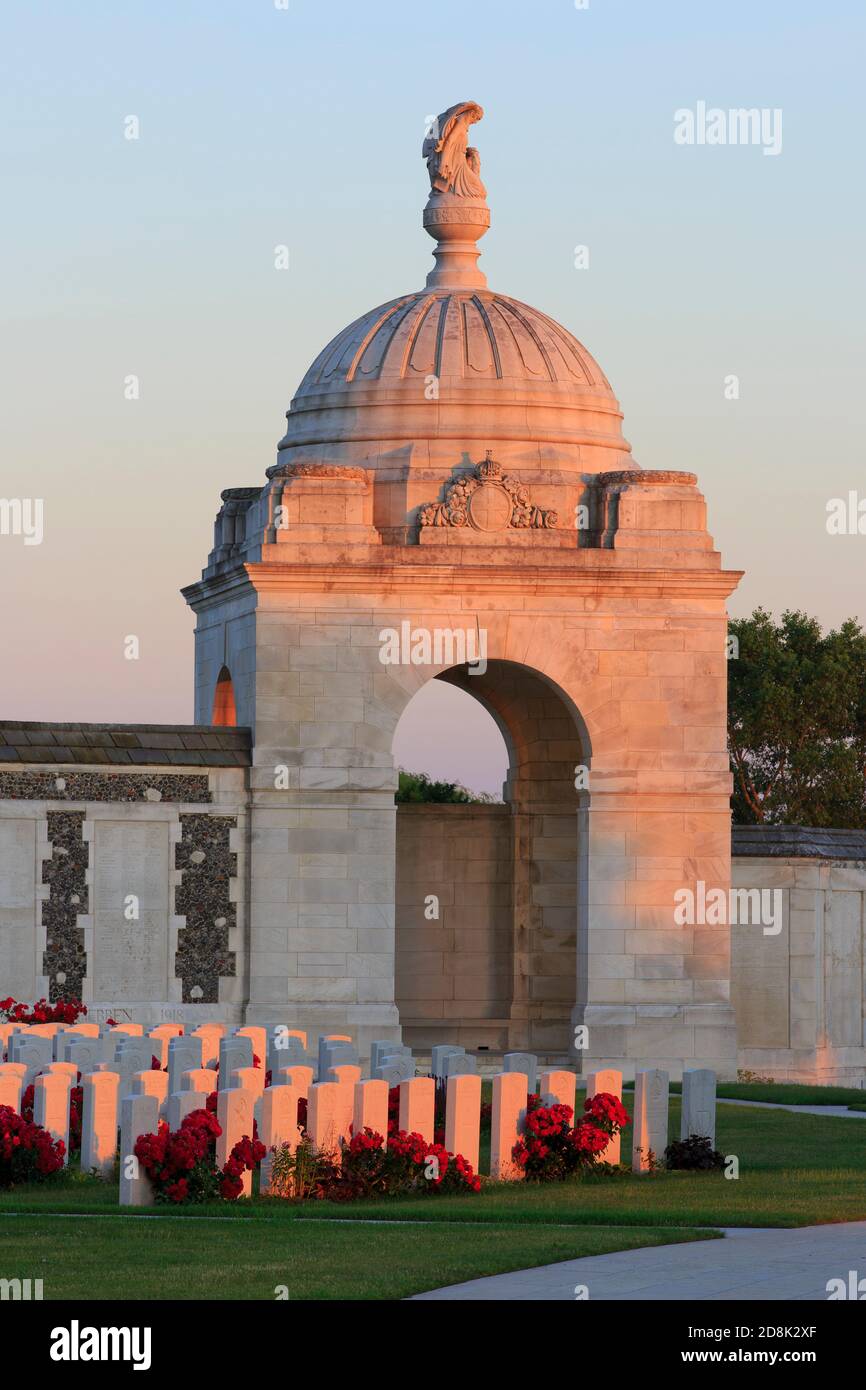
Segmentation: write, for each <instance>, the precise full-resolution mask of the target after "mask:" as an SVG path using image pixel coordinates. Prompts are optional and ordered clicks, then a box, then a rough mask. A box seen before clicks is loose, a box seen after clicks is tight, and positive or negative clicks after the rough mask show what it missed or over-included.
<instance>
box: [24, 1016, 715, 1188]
mask: <svg viewBox="0 0 866 1390" xmlns="http://www.w3.org/2000/svg"><path fill="white" fill-rule="evenodd" d="M133 1029H134V1030H135V1031H133ZM80 1032H81V1030H80V1029H78V1030H75V1031H73V1030H72V1029H69V1030H66V1034H65V1036H64V1034H63V1030H58V1032H57V1033H55V1034H54V1035H53V1037H46V1036H39V1033H38V1030H36V1029H34V1030H29V1029H22V1030H20V1031H18V1032H16V1033H12V1034H11V1035H10V1036H9V1038H8V1045H9V1056H10V1062H9V1063H7V1064H0V1104H11V1105H12V1106H13V1108H14V1109H18V1102H19V1101H20V1095H21V1090H22V1089H23V1087H24V1086H25V1085H27V1084H29V1082H30V1081H31V1080H32V1081H33V1083H34V1091H35V1103H34V1118H35V1119H36V1121H37V1123H40V1124H43V1125H44V1126H45V1128H47V1129H48V1130H49V1132H51V1133H52V1135H53V1136H54V1137H55V1138H63V1139H64V1141H65V1142H66V1144H67V1148H68V1125H69V1092H70V1089H71V1086H72V1085H73V1084H74V1082H75V1077H76V1073H77V1072H79V1071H80V1072H81V1073H82V1078H83V1081H82V1085H83V1097H84V1106H83V1139H82V1155H81V1158H82V1168H83V1169H84V1170H85V1171H87V1170H89V1169H90V1168H96V1169H97V1171H101V1172H107V1171H109V1170H110V1168H111V1166H112V1163H113V1160H114V1155H115V1152H116V1143H117V1125H118V1118H120V1120H121V1153H122V1154H124V1153H131V1146H132V1144H133V1143H134V1141H135V1138H136V1137H137V1134H138V1133H149V1132H152V1131H154V1130H155V1129H156V1127H157V1122H158V1120H159V1119H160V1118H165V1119H166V1120H167V1121H168V1123H169V1126H170V1128H171V1129H172V1130H174V1129H177V1128H178V1127H179V1125H180V1123H181V1121H182V1119H183V1118H184V1116H185V1115H186V1114H188V1113H189V1112H190V1111H191V1110H194V1109H198V1108H200V1107H201V1106H202V1105H203V1103H204V1102H203V1099H202V1093H206V1094H209V1093H210V1092H211V1091H212V1090H213V1089H214V1083H215V1079H216V1078H215V1076H214V1071H213V1067H214V1066H215V1065H216V1063H217V1061H218V1063H219V1067H220V1081H221V1082H222V1083H225V1082H226V1079H227V1084H224V1085H222V1087H221V1090H220V1092H219V1097H220V1099H219V1105H220V1106H221V1107H222V1108H224V1109H225V1110H226V1115H227V1117H228V1116H229V1115H231V1116H235V1117H236V1118H237V1123H232V1124H227V1125H223V1126H222V1127H223V1130H224V1134H226V1133H228V1132H229V1131H230V1132H232V1133H236V1138H235V1139H233V1140H232V1144H233V1143H234V1142H236V1140H237V1138H241V1137H242V1136H243V1134H244V1133H251V1132H252V1129H251V1123H252V1119H251V1117H252V1116H253V1114H255V1117H256V1118H258V1113H259V1111H260V1110H261V1112H262V1116H263V1122H262V1123H260V1130H263V1132H264V1133H265V1134H267V1133H268V1124H267V1123H265V1121H266V1120H267V1117H268V1116H271V1117H273V1116H274V1115H281V1114H282V1109H281V1108H280V1107H284V1108H285V1113H286V1114H287V1115H288V1114H290V1113H292V1114H294V1115H295V1116H296V1114H297V1100H298V1099H300V1098H302V1097H303V1098H304V1099H306V1100H307V1101H308V1106H309V1111H308V1130H309V1132H310V1135H311V1138H312V1142H313V1143H314V1144H315V1145H316V1147H325V1148H338V1147H339V1145H340V1144H341V1143H342V1142H343V1141H344V1140H345V1139H346V1138H347V1137H348V1133H349V1129H348V1126H349V1124H353V1125H354V1126H355V1130H356V1131H357V1128H358V1126H359V1124H361V1125H368V1126H369V1127H370V1128H373V1129H376V1130H377V1131H378V1132H381V1133H383V1134H385V1133H387V1095H388V1089H389V1088H390V1087H392V1086H399V1087H400V1127H401V1128H403V1129H406V1128H409V1129H414V1130H416V1131H417V1132H418V1133H421V1134H422V1135H424V1136H425V1137H428V1130H429V1138H430V1139H431V1140H432V1104H433V1102H430V1103H429V1105H428V1097H429V1096H430V1095H435V1087H436V1085H437V1084H438V1085H440V1086H443V1087H444V1088H445V1089H446V1148H448V1149H449V1150H450V1151H451V1152H461V1153H463V1154H464V1156H465V1157H466V1158H467V1159H469V1161H470V1162H473V1167H475V1168H476V1170H477V1150H478V1139H477V1135H476V1137H475V1138H473V1134H474V1133H475V1131H476V1130H478V1129H479V1128H480V1094H481V1090H480V1088H481V1080H480V1077H479V1076H478V1075H477V1065H476V1060H475V1058H474V1057H467V1056H466V1054H465V1051H464V1049H462V1048H460V1047H455V1046H451V1045H443V1046H441V1047H436V1048H434V1049H433V1058H432V1067H431V1070H432V1072H433V1076H432V1077H430V1078H425V1077H416V1076H415V1070H416V1068H415V1062H414V1060H413V1059H412V1054H411V1051H410V1049H409V1048H407V1047H405V1046H402V1045H399V1044H394V1043H392V1042H390V1041H383V1042H376V1043H374V1044H373V1045H372V1055H371V1080H370V1081H369V1082H363V1081H362V1080H361V1071H360V1066H359V1065H358V1061H357V1053H356V1052H355V1050H354V1048H353V1047H352V1043H351V1039H349V1038H348V1037H346V1036H344V1035H343V1036H335V1035H330V1036H323V1037H320V1038H319V1040H318V1054H317V1058H316V1062H317V1065H315V1066H314V1065H312V1059H308V1058H307V1056H306V1053H305V1045H306V1035H305V1034H304V1033H302V1032H301V1031H300V1030H287V1029H286V1028H285V1027H283V1026H282V1025H280V1026H277V1027H276V1028H273V1029H271V1030H269V1031H268V1030H265V1029H264V1028H256V1027H249V1028H243V1029H236V1030H234V1032H233V1033H232V1034H231V1035H229V1036H227V1037H226V1036H222V1034H223V1032H224V1029H223V1027H222V1025H203V1026H202V1027H201V1028H200V1029H196V1030H195V1032H194V1033H192V1034H188V1035H184V1034H182V1032H181V1031H180V1030H179V1027H178V1026H177V1025H163V1026H161V1027H160V1028H159V1029H154V1030H152V1032H151V1033H150V1034H149V1035H147V1037H144V1036H142V1032H140V1031H139V1029H137V1028H135V1026H134V1025H129V1026H127V1027H124V1028H123V1029H112V1030H110V1031H107V1032H106V1031H103V1032H102V1033H98V1032H97V1031H96V1030H94V1033H93V1034H90V1035H88V1036H84V1037H82V1036H81V1035H80ZM34 1034H36V1036H34ZM33 1044H36V1051H35V1053H34V1050H33ZM49 1044H50V1047H51V1052H50V1054H49V1052H48V1050H47V1045H49ZM256 1047H257V1048H258V1049H259V1051H258V1053H257V1055H258V1056H259V1058H261V1054H262V1053H266V1054H267V1060H268V1068H269V1070H270V1071H271V1074H272V1078H273V1080H274V1081H275V1082H276V1085H275V1086H272V1087H270V1088H268V1091H266V1090H265V1084H264V1083H265V1072H264V1069H263V1068H262V1067H261V1066H260V1067H254V1065H253V1052H254V1048H256ZM155 1053H156V1055H158V1056H159V1057H160V1059H161V1060H162V1062H163V1064H165V1062H166V1061H167V1063H168V1071H167V1073H166V1072H160V1071H153V1070H151V1069H150V1066H151V1057H152V1056H153V1055H154V1054H155ZM49 1055H51V1056H53V1057H56V1058H58V1060H56V1061H48V1060H47V1058H48V1056H49ZM111 1056H113V1058H114V1060H113V1062H112V1061H111V1060H108V1059H109V1058H110V1057H111ZM21 1058H24V1059H26V1060H24V1061H22V1060H19V1059H21ZM40 1064H41V1066H42V1071H41V1072H39V1071H37V1070H36V1068H37V1067H38V1066H39V1065H40ZM91 1069H92V1070H91ZM537 1070H538V1061H537V1058H535V1057H534V1056H532V1055H531V1054H528V1053H509V1054H506V1056H505V1058H504V1059H503V1072H502V1073H501V1074H500V1076H499V1077H496V1078H494V1118H495V1120H496V1125H495V1126H494V1134H493V1137H492V1161H491V1174H492V1175H493V1176H498V1177H516V1176H519V1174H518V1173H516V1172H514V1171H510V1170H513V1164H512V1163H511V1157H510V1156H511V1148H512V1147H513V1144H514V1142H516V1137H517V1135H518V1134H519V1132H520V1128H521V1122H522V1116H523V1112H525V1108H526V1096H527V1094H528V1093H530V1092H534V1091H535V1090H536V1089H537V1082H536V1078H537ZM31 1072H32V1073H33V1075H31ZM512 1075H513V1076H515V1077H516V1078H517V1080H516V1081H514V1082H508V1081H506V1079H505V1078H507V1077H509V1076H512ZM314 1078H317V1079H315V1080H314ZM464 1079H465V1083H466V1084H457V1083H458V1082H463V1080H464ZM452 1080H453V1081H454V1083H455V1084H454V1085H452V1084H451V1082H452ZM374 1083H378V1084H376V1085H375V1087H374ZM410 1083H411V1084H410ZM416 1083H422V1084H421V1085H417V1084H416ZM587 1083H588V1084H587V1095H588V1096H592V1095H594V1094H595V1093H596V1092H597V1091H607V1092H608V1093H611V1094H614V1095H617V1096H619V1097H621V1094H622V1076H621V1073H619V1072H615V1071H603V1072H596V1073H592V1074H591V1075H590V1076H589V1077H588V1078H587ZM431 1088H434V1089H432V1090H431ZM509 1088H510V1089H509ZM575 1088H576V1078H575V1077H574V1075H573V1074H572V1073H569V1072H546V1073H543V1074H542V1077H541V1094H542V1095H543V1096H546V1097H547V1098H548V1099H550V1100H551V1101H553V1100H558V1101H561V1102H563V1103H565V1104H568V1105H570V1106H571V1107H572V1108H574V1099H575ZM271 1090H273V1091H276V1092H280V1093H283V1094H275V1095H273V1096H269V1092H270V1091H271ZM289 1090H292V1091H294V1092H295V1096H294V1099H295V1110H294V1112H292V1111H291V1097H290V1096H289V1095H288V1094H287V1092H288V1091H289ZM231 1092H243V1093H245V1095H244V1096H240V1095H235V1096H233V1097H232V1099H231V1100H229V1099H224V1094H225V1096H226V1097H227V1096H228V1095H229V1093H231ZM476 1092H477V1104H476ZM521 1094H522V1100H520V1096H521ZM266 1097H267V1104H266V1105H263V1102H264V1101H265V1098H266ZM383 1097H384V1101H383ZM497 1097H498V1101H497ZM509 1097H511V1098H512V1101H514V1098H516V1099H517V1100H520V1104H519V1105H518V1106H517V1111H516V1112H515V1110H514V1104H513V1103H511V1104H509V1100H508V1098H509ZM127 1101H129V1102H130V1105H129V1106H126V1102H127ZM247 1101H248V1102H249V1104H247ZM404 1101H405V1103H404ZM124 1107H126V1111H128V1125H127V1129H128V1130H129V1135H130V1136H131V1139H130V1142H129V1144H128V1147H127V1148H124V1145H123V1129H124V1124H123V1113H126V1112H125V1111H124ZM428 1109H429V1110H430V1113H429V1115H428V1113H427V1111H428ZM152 1110H153V1111H154V1117H153V1123H150V1117H151V1111H152ZM404 1110H405V1114H404ZM119 1111H120V1112H121V1113H120V1115H119ZM247 1112H248V1118H247V1120H246V1123H247V1128H246V1129H244V1128H243V1123H244V1116H245V1114H247ZM356 1112H357V1113H356ZM365 1115H367V1116H368V1118H367V1119H364V1118H363V1117H364V1116H365ZM449 1115H451V1116H452V1122H451V1125H450V1128H449V1122H448V1117H449ZM136 1116H137V1117H139V1118H136ZM458 1117H462V1118H461V1119H460V1123H458ZM146 1121H147V1123H146V1127H145V1128H140V1129H138V1130H137V1133H136V1134H133V1133H132V1130H133V1129H134V1128H135V1126H136V1125H138V1124H139V1123H143V1124H145V1122H146ZM221 1123H222V1122H221ZM268 1123H269V1124H270V1129H271V1130H272V1131H273V1132H276V1131H275V1130H274V1124H275V1123H277V1121H276V1120H274V1119H273V1118H272V1119H271V1120H270V1121H268ZM239 1126H240V1127H239ZM667 1127H668V1077H667V1073H665V1072H662V1071H643V1072H638V1073H637V1077H636V1082H635V1114H634V1124H633V1133H632V1167H633V1169H634V1170H635V1171H636V1172H642V1171H646V1170H647V1168H648V1167H649V1166H650V1162H651V1160H650V1153H651V1152H652V1153H654V1154H656V1155H660V1154H661V1153H663V1152H664V1149H665V1147H666V1145H667ZM278 1128H279V1129H280V1132H282V1129H283V1128H285V1126H284V1125H283V1123H282V1121H279V1124H278ZM681 1132H682V1137H683V1138H686V1137H687V1136H688V1135H689V1134H701V1135H707V1136H708V1137H710V1138H711V1140H712V1141H713V1142H714V1140H715V1075H714V1073H712V1072H711V1071H706V1070H692V1071H686V1072H685V1073H684V1077H683V1107H682V1129H681ZM449 1134H450V1139H451V1142H450V1143H449ZM296 1136H297V1123H296V1120H294V1121H292V1122H291V1123H290V1124H289V1134H288V1137H287V1138H281V1139H280V1140H279V1142H289V1143H291V1142H296ZM270 1142H271V1143H273V1142H276V1141H274V1140H273V1139H271V1141H270ZM225 1143H226V1144H228V1141H227V1139H226V1140H225ZM266 1146H267V1147H269V1144H266ZM230 1150H231V1145H228V1147H227V1148H226V1153H225V1157H226V1158H227V1157H228V1153H229V1152H230ZM473 1154H474V1155H475V1159H474V1161H473V1158H472V1155H473ZM604 1158H605V1159H606V1160H607V1161H609V1162H611V1163H618V1162H619V1161H620V1142H619V1138H618V1137H617V1138H616V1139H614V1140H612V1141H611V1144H610V1145H609V1146H608V1148H607V1150H605V1153H604ZM123 1186H124V1179H123V1176H122V1179H121V1187H122V1189H123ZM145 1200H146V1199H145Z"/></svg>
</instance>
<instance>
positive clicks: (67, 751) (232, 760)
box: [0, 719, 252, 767]
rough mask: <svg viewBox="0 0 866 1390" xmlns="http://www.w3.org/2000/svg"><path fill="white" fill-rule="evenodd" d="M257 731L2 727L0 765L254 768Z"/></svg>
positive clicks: (10, 723) (29, 723)
mask: <svg viewBox="0 0 866 1390" xmlns="http://www.w3.org/2000/svg"><path fill="white" fill-rule="evenodd" d="M251 746H252V735H251V731H250V730H249V729H246V728H224V727H220V726H217V725H211V724H81V723H73V724H54V723H43V722H40V721H37V720H11V719H10V720H6V721H5V722H3V723H2V724H0V763H5V764H7V765H8V764H10V763H85V764H86V763H101V764H105V763H127V764H128V763H138V764H147V763H162V764H173V765H174V766H176V767H189V766H191V765H194V766H214V767H249V766H250V762H251V753H250V750H251Z"/></svg>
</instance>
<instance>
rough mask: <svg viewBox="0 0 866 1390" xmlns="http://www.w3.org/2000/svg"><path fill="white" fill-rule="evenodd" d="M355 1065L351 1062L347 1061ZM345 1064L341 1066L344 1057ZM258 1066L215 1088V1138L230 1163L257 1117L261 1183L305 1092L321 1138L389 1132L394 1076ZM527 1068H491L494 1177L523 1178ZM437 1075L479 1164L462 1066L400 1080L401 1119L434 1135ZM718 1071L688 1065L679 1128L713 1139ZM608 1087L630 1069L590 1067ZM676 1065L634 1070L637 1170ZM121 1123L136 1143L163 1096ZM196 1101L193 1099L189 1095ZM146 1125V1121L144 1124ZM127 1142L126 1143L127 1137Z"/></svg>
mask: <svg viewBox="0 0 866 1390" xmlns="http://www.w3.org/2000/svg"><path fill="white" fill-rule="evenodd" d="M347 1067H348V1064H347ZM337 1070H338V1071H339V1070H341V1068H340V1067H338V1068H337ZM258 1082H259V1078H258V1077H257V1076H256V1073H255V1071H252V1072H251V1070H250V1069H249V1068H244V1069H240V1070H239V1071H236V1072H235V1073H233V1075H232V1080H231V1084H230V1086H229V1088H227V1089H225V1090H222V1089H221V1090H220V1091H219V1092H218V1096H217V1120H218V1122H219V1125H220V1127H221V1130H222V1134H221V1136H220V1138H219V1140H218V1141H217V1161H218V1163H219V1164H220V1166H222V1165H223V1164H224V1163H225V1162H226V1160H227V1159H228V1156H229V1154H230V1153H231V1150H232V1148H233V1146H234V1145H235V1144H236V1143H237V1142H238V1140H239V1139H241V1138H243V1136H244V1135H249V1134H252V1125H253V1120H254V1119H255V1120H256V1121H257V1123H258V1128H259V1137H260V1139H261V1141H262V1143H263V1144H264V1146H265V1148H266V1149H267V1150H268V1154H267V1156H266V1158H265V1159H264V1161H263V1163H262V1172H261V1179H260V1188H259V1190H260V1192H262V1193H267V1192H268V1191H270V1190H271V1163H272V1159H271V1153H270V1151H271V1150H272V1149H273V1148H279V1147H280V1146H282V1145H286V1146H287V1147H288V1148H289V1149H290V1150H291V1151H294V1149H295V1148H296V1147H297V1144H298V1141H299V1137H300V1136H299V1130H298V1123H297V1114H298V1102H299V1101H300V1100H302V1099H303V1100H305V1101H306V1102H307V1125H306V1129H307V1134H308V1136H309V1139H310V1141H311V1143H312V1145H313V1146H314V1148H316V1149H318V1150H320V1151H322V1152H326V1153H334V1154H337V1155H339V1153H340V1151H341V1149H342V1147H343V1146H344V1145H345V1144H346V1143H348V1141H349V1138H350V1135H351V1134H352V1133H355V1134H357V1133H359V1132H360V1131H361V1130H363V1129H371V1130H373V1131H374V1132H375V1133H378V1134H380V1135H382V1136H383V1140H384V1142H387V1140H386V1139H385V1138H384V1137H385V1136H387V1133H388V1100H389V1091H390V1089H391V1085H392V1083H391V1082H390V1081H389V1080H388V1078H386V1077H374V1078H371V1079H370V1080H368V1081H362V1080H360V1079H359V1078H357V1077H354V1076H341V1077H338V1078H337V1079H335V1080H329V1081H318V1082H316V1081H313V1075H312V1068H311V1067H309V1066H304V1065H298V1066H293V1067H292V1066H290V1067H287V1068H285V1069H283V1070H281V1071H280V1072H279V1073H278V1074H277V1077H276V1078H275V1079H274V1080H273V1081H272V1084H271V1085H270V1086H269V1087H267V1088H266V1089H265V1088H263V1087H260V1086H259V1084H258ZM529 1083H530V1079H529V1076H528V1075H527V1073H526V1071H523V1070H521V1069H520V1068H519V1067H516V1066H515V1067H513V1068H512V1069H511V1070H510V1071H503V1072H499V1073H498V1074H497V1075H495V1076H494V1077H493V1082H492V1085H493V1104H492V1107H491V1109H492V1114H491V1135H490V1177H491V1178H494V1179H498V1180H500V1181H515V1180H518V1179H519V1178H521V1177H522V1171H521V1169H520V1168H519V1167H518V1166H517V1165H516V1164H515V1162H514V1159H513V1156H512V1151H513V1148H514V1146H515V1144H516V1143H517V1140H518V1139H519V1137H520V1135H521V1133H522V1131H523V1121H524V1117H525V1114H526V1106H527V1099H528V1095H529V1094H530V1092H531V1090H532V1089H534V1088H533V1087H530V1084H529ZM437 1084H443V1085H444V1091H445V1148H446V1149H447V1150H448V1152H449V1153H460V1154H462V1155H463V1157H464V1158H465V1159H466V1160H467V1161H468V1162H469V1163H471V1164H472V1167H473V1169H474V1171H475V1172H478V1160H479V1150H480V1137H481V1077H480V1076H479V1075H477V1074H472V1073H463V1074H456V1075H451V1076H446V1077H445V1078H444V1079H443V1082H442V1083H439V1082H437V1078H436V1077H433V1076H429V1077H427V1076H417V1077H407V1078H405V1079H403V1080H401V1081H399V1082H397V1086H398V1089H399V1115H398V1125H399V1128H400V1129H402V1130H407V1131H409V1132H414V1133H417V1134H420V1135H421V1136H422V1138H423V1139H425V1140H427V1141H428V1142H430V1143H432V1141H433V1130H434V1114H435V1104H436V1088H437ZM576 1085H577V1078H576V1076H575V1075H574V1073H573V1072H565V1071H545V1072H542V1073H541V1075H540V1077H539V1087H538V1089H539V1093H540V1095H541V1097H542V1099H543V1100H544V1101H545V1102H546V1103H547V1104H563V1105H568V1106H570V1107H571V1109H572V1110H574V1108H575V1100H576ZM715 1091H716V1077H715V1073H714V1072H712V1071H708V1070H704V1069H696V1070H690V1071H685V1072H684V1073H683V1087H682V1119H681V1130H680V1133H681V1137H682V1138H683V1139H686V1138H688V1136H689V1135H691V1134H699V1135H702V1136H706V1137H708V1138H709V1139H710V1141H711V1143H712V1144H715V1099H716V1098H715ZM599 1092H606V1093H607V1094H609V1095H615V1096H617V1098H618V1099H621V1098H622V1073H621V1072H618V1071H613V1070H600V1071H596V1072H591V1073H589V1075H588V1076H587V1088H586V1094H587V1098H591V1097H592V1096H594V1095H596V1094H598V1093H599ZM668 1094H669V1085H668V1074H667V1072H663V1071H658V1070H647V1071H639V1072H638V1073H637V1075H636V1078H635V1101H634V1116H633V1132H632V1170H633V1171H634V1172H635V1173H644V1172H647V1171H648V1170H649V1169H650V1167H651V1166H652V1155H655V1156H656V1157H657V1158H658V1157H661V1155H663V1153H664V1150H665V1148H666V1147H667V1142H668V1137H667V1136H668ZM125 1106H126V1109H125V1110H124V1112H123V1116H122V1125H121V1155H124V1154H129V1153H131V1152H132V1145H133V1144H134V1142H135V1137H136V1134H137V1133H149V1132H151V1130H152V1129H154V1128H155V1125H156V1120H157V1108H156V1100H155V1098H154V1097H151V1096H134V1097H130V1098H128V1100H127V1101H126V1102H125ZM190 1108H195V1106H194V1104H191V1107H190ZM139 1126H141V1128H138V1127H139ZM620 1142H621V1141H620V1136H619V1135H616V1136H614V1137H612V1138H611V1140H610V1142H609V1144H608V1146H607V1148H606V1149H605V1150H604V1151H603V1153H602V1154H600V1155H599V1157H600V1158H601V1159H603V1160H604V1161H605V1162H607V1163H611V1164H614V1165H617V1164H619V1162H620V1152H621V1150H620ZM124 1145H126V1147H124ZM121 1168H122V1176H121V1197H120V1200H121V1203H123V1204H137V1203H147V1202H149V1201H150V1200H151V1195H152V1194H151V1192H150V1187H149V1184H148V1182H147V1179H146V1178H145V1177H143V1176H141V1175H136V1177H135V1179H134V1181H133V1182H129V1181H127V1180H125V1179H124V1176H123V1165H121ZM251 1189H252V1174H251V1173H246V1174H245V1175H244V1194H245V1195H247V1196H249V1194H250V1192H251Z"/></svg>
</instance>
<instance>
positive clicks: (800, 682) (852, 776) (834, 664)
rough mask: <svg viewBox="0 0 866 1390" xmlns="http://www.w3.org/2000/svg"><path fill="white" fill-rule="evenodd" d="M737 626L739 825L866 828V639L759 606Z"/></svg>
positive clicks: (734, 710)
mask: <svg viewBox="0 0 866 1390" xmlns="http://www.w3.org/2000/svg"><path fill="white" fill-rule="evenodd" d="M729 630H730V633H731V635H733V636H734V637H736V639H737V641H738V643H739V652H738V655H737V656H736V657H735V658H734V659H732V660H731V661H730V662H729V663H728V673H729V674H728V744H729V748H730V756H731V770H732V772H733V775H734V797H733V812H734V822H735V823H736V824H738V825H756V824H765V825H805V826H815V827H818V828H824V827H833V826H836V827H841V828H862V827H866V633H864V632H863V631H862V629H861V628H860V626H859V624H858V623H856V622H855V621H854V620H853V619H849V621H848V622H845V623H843V624H842V626H841V627H840V628H839V630H838V632H837V631H831V632H827V633H825V634H822V632H821V628H820V625H819V624H818V622H817V621H816V620H815V619H814V618H809V617H807V616H806V614H805V613H792V612H786V613H783V614H782V618H781V621H780V622H778V623H777V622H775V620H774V619H773V617H772V615H771V614H769V613H766V612H764V610H763V609H761V608H758V609H756V610H755V612H754V613H753V614H752V616H751V617H750V618H742V619H739V620H737V621H733V622H731V624H730V629H729Z"/></svg>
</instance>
